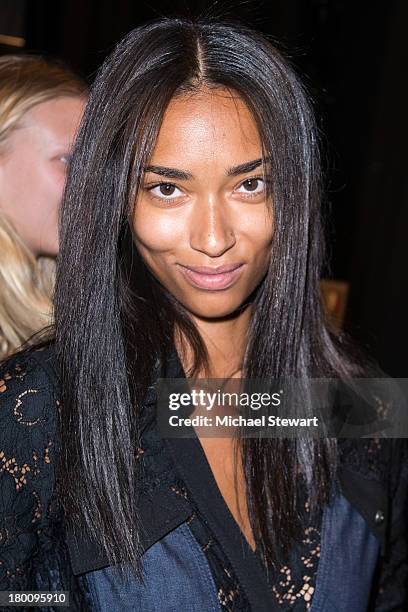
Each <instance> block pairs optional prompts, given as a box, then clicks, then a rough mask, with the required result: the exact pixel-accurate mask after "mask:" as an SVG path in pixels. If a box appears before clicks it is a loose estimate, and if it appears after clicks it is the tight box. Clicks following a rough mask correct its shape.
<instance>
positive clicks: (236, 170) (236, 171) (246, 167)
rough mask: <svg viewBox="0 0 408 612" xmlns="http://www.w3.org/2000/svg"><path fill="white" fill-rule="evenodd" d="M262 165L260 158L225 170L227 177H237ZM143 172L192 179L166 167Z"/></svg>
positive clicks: (181, 179)
mask: <svg viewBox="0 0 408 612" xmlns="http://www.w3.org/2000/svg"><path fill="white" fill-rule="evenodd" d="M262 163H263V159H262V158H260V159H253V160H252V161H248V162H245V163H243V164H239V166H233V167H232V168H229V169H228V170H227V176H238V175H240V174H245V173H246V172H252V170H255V168H258V167H259V166H260V165H261V164H262ZM145 172H153V174H159V175H160V176H164V177H166V178H169V179H178V180H179V181H188V180H190V179H192V178H194V177H193V175H192V174H191V173H190V172H186V171H185V170H178V169H177V168H168V167H166V166H146V167H145Z"/></svg>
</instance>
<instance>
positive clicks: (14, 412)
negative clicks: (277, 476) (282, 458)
mask: <svg viewBox="0 0 408 612" xmlns="http://www.w3.org/2000/svg"><path fill="white" fill-rule="evenodd" d="M51 361H52V351H51V352H50V349H46V350H43V351H35V352H34V351H33V352H31V353H28V354H25V355H20V356H17V357H14V358H12V359H10V360H9V361H8V362H6V363H5V364H3V366H2V367H1V368H0V590H2V591H11V590H13V591H21V590H48V591H64V590H65V591H69V592H70V597H71V605H70V609H71V610H81V611H82V610H87V609H92V607H91V600H90V597H89V594H88V593H87V589H86V582H85V581H84V580H83V578H82V576H83V574H84V572H86V571H90V570H91V569H96V568H97V567H102V566H103V559H98V555H97V554H95V552H94V551H92V549H88V550H87V549H86V547H84V548H83V549H82V550H81V549H76V548H75V543H72V542H71V543H70V542H69V538H68V545H67V538H66V537H65V534H64V531H63V517H62V516H61V512H60V509H59V506H58V503H57V502H56V500H55V499H54V497H53V492H54V482H55V469H56V462H57V458H58V440H57V438H56V430H57V419H58V412H59V410H60V408H61V406H60V398H59V388H58V383H57V379H56V377H55V373H54V372H53V369H52V367H51V366H50V362H51ZM147 408H148V406H147ZM153 421H154V419H153V418H152V419H151V421H150V427H149V426H148V427H147V428H146V434H145V437H144V438H143V440H144V442H143V448H140V453H139V454H140V460H141V462H143V466H144V472H145V474H146V482H145V487H146V492H147V493H148V495H147V499H151V498H152V492H153V491H154V490H156V491H160V495H161V497H160V500H161V501H162V504H163V507H166V508H168V507H169V506H171V507H172V508H173V510H175V511H176V512H175V514H174V517H175V519H174V520H175V521H176V520H178V521H180V520H187V522H188V523H189V525H190V528H191V530H192V531H193V533H194V536H195V537H196V539H197V540H198V541H199V543H200V544H201V546H202V549H203V551H205V553H206V555H207V558H208V562H209V565H210V567H211V570H212V573H213V575H214V580H215V582H216V585H217V591H218V598H219V602H220V606H221V608H222V609H225V610H231V611H232V610H234V611H237V610H241V611H244V610H246V611H248V610H250V609H251V607H250V605H249V603H248V601H247V599H246V596H245V592H244V590H243V589H242V588H241V585H240V582H239V579H237V576H236V575H235V574H234V569H233V568H232V567H231V565H230V564H229V562H228V558H227V557H226V555H225V554H224V553H223V550H222V549H221V547H220V545H219V542H218V541H217V537H216V535H214V533H213V532H212V531H211V527H210V526H209V525H208V524H207V521H206V517H205V516H203V515H202V514H201V513H200V509H199V508H198V507H197V506H196V504H195V502H194V498H193V497H192V496H191V495H190V492H189V490H188V486H186V485H185V483H184V482H183V480H182V479H181V478H180V475H179V473H178V472H177V470H176V469H175V467H174V465H173V462H172V461H171V458H170V457H169V455H168V454H166V452H165V448H164V447H163V443H162V441H161V440H160V437H159V436H158V434H157V432H156V431H155V430H154V427H153V426H152V423H153ZM339 479H340V482H341V485H342V488H343V492H344V494H345V495H346V496H347V497H348V499H349V500H350V501H351V502H352V503H353V504H354V505H355V506H356V507H357V508H358V510H359V511H360V512H361V514H362V515H363V516H364V518H365V519H366V521H367V522H368V524H369V525H370V527H371V528H372V531H373V532H374V533H375V535H376V536H377V537H378V538H379V540H380V542H381V557H380V561H379V563H378V567H377V571H376V579H375V584H374V589H373V593H372V600H371V607H370V610H371V611H375V612H386V611H388V612H391V611H403V610H406V609H408V603H407V601H408V600H407V590H408V558H407V557H408V553H407V539H406V537H407V536H406V527H407V525H406V523H407V488H408V450H407V441H406V440H403V439H401V440H390V439H382V438H371V439H362V440H342V441H341V468H340V470H339ZM149 496H150V497H149ZM166 504H167V506H166ZM305 507H306V508H307V501H306V503H305ZM152 512H153V509H152V508H150V509H148V510H146V515H149V514H151V513H152ZM165 514H166V513H165ZM151 515H152V516H153V517H154V518H152V519H151V525H150V535H149V529H147V534H148V535H147V538H148V540H147V541H146V546H148V545H149V544H151V543H152V542H154V541H155V540H157V539H158V538H159V537H160V535H163V533H164V532H163V533H162V534H161V531H160V530H161V529H162V530H164V529H167V530H169V529H171V521H169V516H168V512H167V515H166V516H164V514H163V516H161V515H160V512H157V510H156V514H154V512H153V514H151ZM175 524H176V523H175ZM319 528H320V525H318V524H316V525H307V526H306V527H305V538H304V540H303V542H302V543H301V546H300V547H299V549H298V557H297V559H295V561H294V565H293V567H291V568H286V567H285V568H281V570H280V572H278V575H277V576H275V579H273V580H272V583H271V585H270V587H271V592H272V593H273V597H274V599H275V600H276V604H278V606H279V609H281V610H296V611H297V610H308V609H309V608H310V606H311V602H312V593H313V591H314V584H315V578H316V571H317V563H318V557H319V543H320V539H319V538H320V533H319ZM63 534H64V536H63ZM149 538H150V540H149ZM282 577H283V578H284V580H282ZM10 609H13V608H10ZM20 609H21V608H20ZM26 609H29V608H26ZM34 609H37V610H38V609H39V608H34ZM44 609H47V610H50V609H51V608H44Z"/></svg>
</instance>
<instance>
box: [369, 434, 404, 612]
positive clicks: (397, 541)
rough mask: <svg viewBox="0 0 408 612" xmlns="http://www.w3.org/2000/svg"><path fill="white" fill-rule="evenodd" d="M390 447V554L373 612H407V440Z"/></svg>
mask: <svg viewBox="0 0 408 612" xmlns="http://www.w3.org/2000/svg"><path fill="white" fill-rule="evenodd" d="M388 442H389V443H390V454H391V457H390V464H389V465H390V488H391V504H392V505H391V528H390V534H389V546H388V552H387V555H386V556H385V557H383V558H382V559H381V561H380V565H379V567H378V582H377V584H378V589H377V593H376V595H375V597H374V601H373V605H372V607H371V608H370V610H372V611H373V612H403V611H404V610H407V609H408V533H407V532H408V440H406V439H396V440H388Z"/></svg>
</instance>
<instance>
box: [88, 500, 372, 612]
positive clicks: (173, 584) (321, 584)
mask: <svg viewBox="0 0 408 612" xmlns="http://www.w3.org/2000/svg"><path fill="white" fill-rule="evenodd" d="M322 527H323V528H322V540H321V555H320V561H319V567H318V575H317V582H316V590H315V593H314V596H313V603H312V606H311V608H310V611H311V612H365V611H366V610H367V607H368V602H369V597H370V591H371V583H372V577H373V572H374V569H375V566H376V562H377V557H378V554H379V542H378V539H377V538H376V536H374V534H373V533H372V532H371V531H370V529H369V527H368V525H367V523H366V521H365V520H364V519H363V518H362V516H361V515H360V514H359V513H358V512H357V511H356V510H355V509H354V508H353V506H352V505H351V504H350V503H349V502H348V500H347V499H346V498H345V497H344V496H343V495H342V494H338V495H337V496H336V497H335V500H334V503H332V504H331V505H329V506H327V507H326V509H325V511H324V515H323V525H322ZM247 563H248V566H249V567H247V568H246V569H247V570H249V573H251V568H250V566H251V564H255V563H256V561H255V559H252V560H249V559H247ZM143 570H144V576H145V582H144V584H142V582H140V581H138V580H137V579H136V578H134V577H131V578H130V580H128V581H127V582H126V581H123V582H121V581H120V580H119V579H118V577H117V576H116V574H115V572H114V571H113V568H112V567H107V568H104V569H100V570H96V571H93V572H89V573H88V574H87V575H86V579H87V583H88V587H89V590H90V592H91V596H92V602H93V609H94V610H96V611H98V612H126V611H129V612H130V611H135V610H140V612H159V611H163V612H176V611H177V612H178V611H180V610H183V611H184V610H186V611H187V610H188V611H189V612H218V611H219V612H221V610H222V608H221V606H220V604H219V602H218V598H217V592H216V586H215V584H214V580H213V578H212V575H211V571H210V568H209V566H208V563H207V560H206V557H205V555H204V553H203V551H202V550H201V548H200V546H199V545H198V543H197V541H196V540H195V539H194V537H193V536H192V534H191V532H190V530H189V527H188V525H187V524H186V523H182V524H181V525H179V527H177V528H176V529H174V530H172V531H171V532H170V533H169V534H167V535H166V536H165V537H164V538H162V539H161V540H159V541H158V542H156V544H154V545H153V546H152V547H150V548H149V549H148V550H147V551H146V553H145V554H144V556H143ZM257 571H258V568H253V573H254V574H256V573H257ZM252 591H253V592H252ZM247 595H248V598H249V600H250V601H251V600H252V601H251V604H252V608H251V609H253V610H256V611H257V612H258V611H259V612H262V611H263V610H265V611H266V610H274V609H279V605H278V604H277V603H276V602H275V601H274V600H273V599H272V597H271V595H270V593H265V594H264V599H263V595H262V591H261V589H259V588H257V587H256V585H255V584H254V585H253V587H250V590H249V591H248V592H247Z"/></svg>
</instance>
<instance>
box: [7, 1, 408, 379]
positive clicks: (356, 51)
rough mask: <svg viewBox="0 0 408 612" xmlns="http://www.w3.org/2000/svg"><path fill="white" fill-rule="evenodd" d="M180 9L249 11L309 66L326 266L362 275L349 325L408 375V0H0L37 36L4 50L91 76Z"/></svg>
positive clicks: (340, 274) (19, 25)
mask: <svg viewBox="0 0 408 612" xmlns="http://www.w3.org/2000/svg"><path fill="white" fill-rule="evenodd" d="M175 12H178V13H180V12H182V13H184V14H186V13H187V14H188V12H190V13H192V14H197V13H200V12H202V13H206V12H210V13H211V14H214V13H215V14H218V15H228V16H237V17H239V18H241V19H243V20H244V21H245V22H246V23H249V24H250V25H252V26H254V27H255V28H257V29H259V30H262V31H264V32H266V33H268V34H271V35H272V36H273V37H275V38H276V39H277V40H278V41H280V46H281V48H283V49H284V50H286V53H287V54H288V55H289V57H290V58H291V60H292V63H293V64H294V65H295V67H296V68H297V69H298V70H299V71H300V72H301V73H302V74H303V75H304V79H305V81H306V84H307V86H308V88H309V91H310V93H311V94H312V97H313V99H314V101H315V108H316V112H317V115H318V122H319V125H320V129H321V132H322V134H323V135H324V138H325V140H326V141H327V142H326V146H325V155H324V157H325V160H326V174H327V187H328V198H327V202H326V207H329V208H331V219H332V221H331V224H330V227H329V244H330V253H331V257H330V266H329V267H328V268H327V269H326V271H325V276H326V277H331V278H335V279H339V280H345V281H347V282H349V283H350V295H349V301H348V308H347V318H346V322H345V327H346V329H348V330H349V331H351V333H353V335H354V336H355V337H357V338H358V339H359V340H360V341H361V342H363V344H364V345H365V346H366V347H368V348H369V350H370V351H371V353H372V354H373V355H374V356H375V357H376V358H377V359H378V360H379V361H380V363H381V365H382V366H383V368H384V369H385V370H386V371H387V372H388V373H389V374H391V375H393V376H397V377H408V368H407V362H406V357H405V348H406V347H407V346H408V323H407V316H408V289H407V282H406V281H407V280H408V274H407V273H406V265H407V264H408V236H407V235H406V234H407V230H408V178H407V176H408V175H407V172H406V170H405V164H406V163H407V154H406V143H407V142H408V138H407V137H408V127H407V124H408V122H407V119H406V113H407V101H406V85H405V81H406V79H407V76H408V71H407V66H408V45H407V44H406V37H407V34H406V29H407V25H408V2H407V1H406V0H387V1H383V2H379V1H376V0H372V1H371V2H365V1H360V2H352V1H349V2H345V1H341V0H269V1H267V0H264V1H263V2H259V1H255V0H253V1H245V2H244V1H241V2H233V1H230V2H222V1H221V2H206V1H200V2H197V1H196V2H187V1H184V2H174V1H172V2H164V1H163V2H160V1H159V0H150V2H143V1H140V2H136V1H135V0H59V1H56V0H0V35H1V34H2V35H9V36H14V37H19V38H21V39H24V40H25V46H24V47H11V46H7V45H4V44H3V45H2V46H1V47H0V52H10V51H11V52H16V51H34V52H41V53H45V54H48V55H54V56H59V57H62V58H63V59H64V60H65V61H66V62H67V63H68V64H69V65H70V66H71V67H72V68H74V69H75V70H77V71H78V72H80V73H81V74H82V75H83V76H85V77H86V78H87V79H88V81H89V82H91V81H92V78H93V75H94V72H95V70H96V69H97V67H98V66H99V65H100V63H101V62H102V60H103V59H104V57H105V56H106V54H107V53H109V51H110V50H111V49H112V47H113V45H114V44H115V42H116V41H118V40H119V39H120V38H121V37H122V36H123V35H124V34H125V33H126V32H128V31H129V30H130V29H132V28H133V27H135V26H137V25H139V24H140V23H143V22H145V21H147V20H150V19H153V18H156V17H159V16H162V15H173V14H174V13H175ZM1 40H2V39H1V37H0V42H1ZM4 40H5V39H3V41H2V42H3V43H4ZM22 44H24V42H23V43H22Z"/></svg>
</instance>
